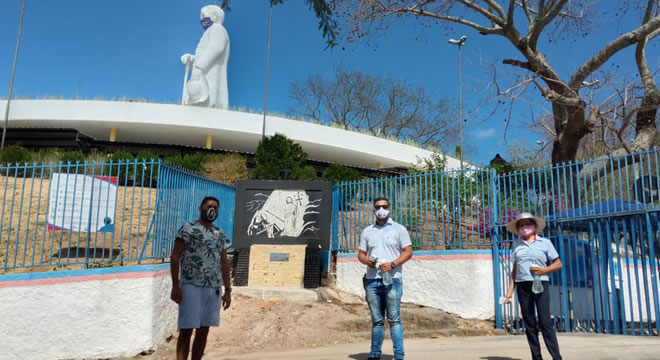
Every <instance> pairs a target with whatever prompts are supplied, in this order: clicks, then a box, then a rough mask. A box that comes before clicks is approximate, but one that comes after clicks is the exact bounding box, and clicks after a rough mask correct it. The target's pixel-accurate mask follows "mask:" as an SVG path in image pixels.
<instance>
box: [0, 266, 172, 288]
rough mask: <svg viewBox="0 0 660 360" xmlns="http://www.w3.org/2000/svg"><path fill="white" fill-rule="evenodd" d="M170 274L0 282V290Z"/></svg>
mask: <svg viewBox="0 0 660 360" xmlns="http://www.w3.org/2000/svg"><path fill="white" fill-rule="evenodd" d="M169 274H170V271H169V270H161V271H157V272H149V271H140V272H130V273H118V274H103V275H88V276H72V277H61V278H51V279H31V280H18V281H4V282H0V289H1V288H9V287H24V286H43V285H59V284H70V283H77V282H86V281H107V280H127V279H143V278H156V277H162V276H168V275H169Z"/></svg>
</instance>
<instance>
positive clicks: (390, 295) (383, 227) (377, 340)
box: [358, 197, 412, 360]
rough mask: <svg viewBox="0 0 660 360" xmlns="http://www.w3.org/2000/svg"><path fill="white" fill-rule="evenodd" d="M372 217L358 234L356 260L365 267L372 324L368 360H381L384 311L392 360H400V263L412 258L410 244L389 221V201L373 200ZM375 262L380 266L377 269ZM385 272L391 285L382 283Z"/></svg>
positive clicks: (405, 232) (398, 226)
mask: <svg viewBox="0 0 660 360" xmlns="http://www.w3.org/2000/svg"><path fill="white" fill-rule="evenodd" d="M374 215H375V216H376V221H375V223H373V224H371V225H369V226H367V227H366V228H365V229H364V230H363V231H362V234H361V235H360V246H359V252H358V260H359V261H360V262H361V263H363V264H365V265H367V274H366V283H365V291H366V297H367V303H368V304H369V310H370V311H371V323H372V326H371V351H370V352H369V360H379V359H380V355H381V348H382V346H383V338H384V337H385V326H384V325H385V323H384V320H385V312H387V321H388V322H389V324H390V337H391V338H392V343H393V345H394V359H395V360H403V359H404V356H405V352H404V350H403V325H401V316H400V311H399V309H400V305H401V295H402V294H403V282H402V278H401V274H402V270H403V263H405V262H406V261H408V260H409V259H410V258H411V257H412V243H411V242H410V235H408V230H406V228H405V226H403V225H401V224H399V223H397V222H395V221H394V220H392V219H390V202H389V200H388V199H387V198H386V197H379V198H377V199H376V200H374ZM376 259H378V260H377V261H376ZM377 263H380V264H381V265H380V267H378V268H377V267H376V264H377ZM387 272H389V273H390V275H391V277H392V282H391V284H387V281H386V284H383V274H384V273H387ZM385 276H386V277H387V274H386V275H385Z"/></svg>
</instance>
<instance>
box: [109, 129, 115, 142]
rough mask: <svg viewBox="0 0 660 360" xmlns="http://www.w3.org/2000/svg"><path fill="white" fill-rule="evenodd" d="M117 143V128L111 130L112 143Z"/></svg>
mask: <svg viewBox="0 0 660 360" xmlns="http://www.w3.org/2000/svg"><path fill="white" fill-rule="evenodd" d="M115 141H117V128H110V142H115Z"/></svg>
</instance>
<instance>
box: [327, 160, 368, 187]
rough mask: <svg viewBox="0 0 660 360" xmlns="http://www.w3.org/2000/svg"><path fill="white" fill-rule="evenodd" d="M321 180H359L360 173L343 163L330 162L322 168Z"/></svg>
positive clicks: (336, 181) (335, 181) (334, 181)
mask: <svg viewBox="0 0 660 360" xmlns="http://www.w3.org/2000/svg"><path fill="white" fill-rule="evenodd" d="M323 180H326V181H332V182H333V183H338V182H344V181H356V180H360V173H359V172H358V171H357V170H355V169H352V168H349V167H348V166H345V165H341V164H331V165H330V166H328V167H327V168H326V169H325V170H323Z"/></svg>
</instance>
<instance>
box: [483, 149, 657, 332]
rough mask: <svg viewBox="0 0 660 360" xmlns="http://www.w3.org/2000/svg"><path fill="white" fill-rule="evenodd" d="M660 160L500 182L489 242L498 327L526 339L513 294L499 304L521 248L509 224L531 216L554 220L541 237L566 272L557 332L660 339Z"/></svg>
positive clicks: (609, 163)
mask: <svg viewBox="0 0 660 360" xmlns="http://www.w3.org/2000/svg"><path fill="white" fill-rule="evenodd" d="M657 155H658V154H657V150H653V151H650V152H645V153H639V154H632V155H628V156H625V157H621V158H609V159H605V160H597V161H592V162H587V163H575V164H568V165H560V166H556V167H553V168H546V169H536V170H530V171H527V172H520V173H514V174H509V175H504V176H497V177H496V178H495V183H496V187H497V188H498V189H499V191H498V192H497V194H496V196H497V199H495V203H496V204H497V210H496V211H497V215H496V216H495V218H496V219H497V220H496V221H495V223H494V224H493V226H492V227H491V234H492V237H493V239H494V241H493V255H494V257H493V265H494V275H495V279H494V283H495V299H496V305H495V315H496V325H497V327H498V328H504V329H505V330H507V331H508V332H511V333H522V332H524V324H523V322H522V315H521V313H520V308H519V305H518V302H517V298H516V297H515V295H514V301H513V302H512V304H509V305H500V304H499V302H498V301H497V299H498V298H499V297H500V296H503V294H505V293H506V291H507V287H508V282H509V276H510V273H511V268H512V264H511V263H510V261H509V255H510V253H511V248H512V246H513V244H514V242H515V241H517V239H514V237H513V236H512V235H511V234H509V233H508V232H507V230H506V224H507V223H508V222H509V221H510V220H512V219H513V218H515V216H516V215H517V214H518V212H522V211H526V212H532V213H534V214H536V215H538V216H541V217H543V218H545V219H546V221H547V227H546V230H545V231H544V233H543V236H544V237H547V238H549V239H550V240H551V241H552V243H553V244H554V246H555V248H556V249H557V252H558V253H559V256H560V258H561V261H562V263H563V265H564V266H563V268H562V270H561V271H558V272H556V273H554V274H552V276H551V278H550V285H551V287H550V289H551V290H550V291H551V304H552V308H551V314H552V316H553V320H554V323H555V326H556V328H557V330H558V331H562V332H592V333H607V334H623V335H658V333H660V326H659V325H660V324H659V323H658V321H657V316H658V313H659V312H660V296H659V292H658V287H659V282H658V270H659V268H658V266H659V265H660V239H659V238H658V233H659V232H660V227H659V224H660V207H659V206H658V204H659V203H658V200H659V199H658V193H657V189H658V185H660V184H659V183H658V171H659V170H658V164H657V159H658V156H657ZM654 189H655V190H654Z"/></svg>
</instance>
